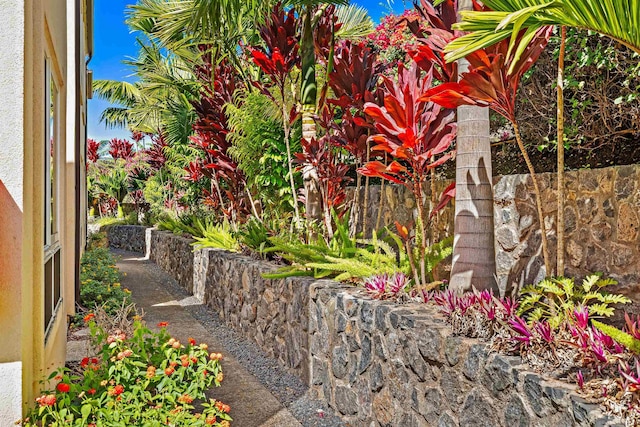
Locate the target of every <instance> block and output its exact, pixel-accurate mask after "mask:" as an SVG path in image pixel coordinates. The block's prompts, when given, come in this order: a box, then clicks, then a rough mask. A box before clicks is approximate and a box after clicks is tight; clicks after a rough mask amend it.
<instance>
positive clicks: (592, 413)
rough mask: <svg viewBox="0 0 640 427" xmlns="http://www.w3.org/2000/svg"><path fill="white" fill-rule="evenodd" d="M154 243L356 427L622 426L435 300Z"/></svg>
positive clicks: (207, 299) (213, 303)
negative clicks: (457, 331) (492, 349)
mask: <svg viewBox="0 0 640 427" xmlns="http://www.w3.org/2000/svg"><path fill="white" fill-rule="evenodd" d="M147 241H148V242H149V247H148V250H147V252H148V253H149V257H150V259H152V260H159V261H160V262H161V263H162V264H161V267H162V268H163V269H165V271H167V272H168V273H169V274H170V275H172V276H173V277H174V278H178V277H180V278H183V279H184V278H185V277H186V276H187V274H188V273H189V271H191V274H192V275H191V284H190V285H187V286H185V287H186V288H187V289H189V290H191V291H192V292H193V293H194V294H195V295H197V296H198V297H199V298H201V299H202V300H203V301H204V303H205V304H207V305H208V306H210V307H212V308H213V309H214V310H215V311H216V312H217V313H219V315H220V316H221V318H223V319H224V320H225V321H226V322H227V324H229V325H230V326H232V327H234V328H235V329H236V330H239V331H241V332H242V333H243V334H244V335H245V336H246V337H248V338H250V339H252V340H253V341H254V342H256V344H258V345H259V346H260V347H261V348H262V349H263V350H264V351H265V353H267V354H268V355H270V356H271V357H273V358H275V359H276V360H278V361H279V362H280V364H281V365H282V366H283V367H285V368H287V369H289V370H290V371H291V372H293V373H295V374H297V375H298V376H300V377H301V378H302V379H303V380H304V381H305V382H307V384H310V386H311V387H312V391H313V393H314V394H315V395H316V396H317V397H318V398H320V399H322V400H325V401H326V402H327V404H329V405H330V406H331V407H332V408H334V409H335V410H336V411H337V412H339V413H340V414H341V416H342V417H343V419H344V420H345V422H347V423H349V425H353V426H390V427H396V426H402V427H413V426H438V427H440V426H443V427H445V426H464V427H468V426H487V427H489V426H490V427H494V426H501V427H502V426H504V427H513V426H516V425H517V426H602V427H604V426H613V425H618V426H620V425H621V424H616V422H615V420H613V419H610V418H608V417H606V416H604V415H603V414H602V412H601V411H600V410H599V409H598V407H597V406H596V405H592V404H589V403H587V402H585V401H584V400H582V399H581V398H580V397H578V396H577V395H575V394H573V393H572V390H573V389H572V386H570V385H567V384H562V383H558V382H554V381H545V380H544V378H542V377H541V376H539V375H537V374H535V373H532V372H529V371H528V370H527V369H526V367H524V366H522V365H521V364H520V363H521V361H520V359H519V358H516V357H507V356H501V355H496V354H489V353H488V351H487V349H486V348H485V346H484V345H483V344H481V343H480V342H478V341H477V340H473V339H467V338H462V337H456V336H453V335H452V334H451V330H450V328H449V326H448V325H447V324H446V322H445V320H444V318H443V317H442V316H441V315H440V314H439V313H438V312H437V309H436V308H434V307H431V306H427V305H424V304H404V305H397V304H394V303H391V302H386V301H378V300H371V299H370V298H369V297H367V296H366V295H365V294H364V293H363V291H362V289H359V288H354V287H352V286H348V285H343V284H340V283H336V282H333V281H329V280H317V281H315V280H312V279H307V278H299V277H296V278H289V279H280V280H267V279H263V278H262V277H261V273H262V272H264V271H270V270H273V269H274V268H275V266H273V265H271V264H268V263H265V262H262V261H258V260H254V259H251V258H249V257H246V256H242V255H239V254H233V253H229V252H226V251H222V250H216V249H202V250H197V251H195V252H193V251H192V248H191V246H189V243H190V240H189V239H185V238H183V237H180V236H175V235H173V234H171V233H168V232H162V231H157V230H151V229H150V230H147ZM169 258H172V259H173V260H174V261H170V260H169ZM189 258H190V259H191V261H190V262H189V261H188V259H189ZM176 260H183V261H182V262H177V261H176ZM184 280H186V279H184ZM183 286H184V285H183Z"/></svg>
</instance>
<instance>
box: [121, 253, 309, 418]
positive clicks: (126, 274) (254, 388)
mask: <svg viewBox="0 0 640 427" xmlns="http://www.w3.org/2000/svg"><path fill="white" fill-rule="evenodd" d="M116 255H118V258H119V259H118V263H117V267H118V268H119V269H120V272H121V274H122V276H123V277H122V278H121V283H122V286H123V287H125V288H128V289H130V290H131V292H132V294H131V295H132V297H133V301H134V302H135V303H136V305H137V306H138V308H139V309H143V310H144V314H145V315H144V319H145V320H146V322H147V325H148V326H149V327H150V328H151V329H158V328H157V326H156V325H157V324H158V323H159V322H168V323H169V325H168V327H167V331H168V332H169V333H170V334H171V336H173V337H175V338H176V339H178V340H180V341H183V342H186V341H187V339H188V338H189V337H192V338H194V339H195V340H196V341H197V342H199V343H200V342H204V343H207V344H208V346H209V350H211V351H214V352H220V353H222V354H223V355H224V359H223V361H222V370H223V372H224V381H223V382H222V385H221V386H220V387H215V388H213V389H212V390H210V391H209V392H208V393H207V394H208V397H212V398H215V399H218V400H221V401H223V402H225V403H227V404H228V405H230V406H231V413H230V414H231V416H232V417H233V423H232V424H233V425H234V426H238V427H258V426H263V427H267V426H283V427H289V426H291V427H297V426H302V424H301V423H300V422H298V421H297V420H296V419H295V418H294V417H293V416H292V415H291V413H290V412H289V411H288V410H287V409H285V408H284V407H283V405H282V404H281V403H280V401H279V400H278V399H277V398H276V397H275V396H274V395H273V394H272V393H271V392H270V391H269V390H268V389H266V388H265V387H264V386H263V385H262V383H261V382H260V381H259V380H258V379H257V378H256V377H255V376H254V375H252V374H251V373H250V372H249V371H248V370H247V369H246V368H245V367H244V366H242V364H240V362H239V361H238V360H236V359H235V358H234V357H233V356H231V355H230V354H229V352H228V351H226V348H225V343H224V342H221V341H220V340H219V339H218V338H216V337H215V336H213V335H212V334H211V333H209V331H208V330H207V329H206V328H205V327H204V326H203V325H202V324H201V323H200V322H199V321H198V320H197V319H195V318H194V317H193V316H192V315H191V314H190V313H189V312H188V311H187V307H189V306H193V305H199V304H200V303H199V302H198V301H197V300H196V299H195V298H194V297H187V298H181V299H179V300H177V299H176V295H173V294H172V293H171V292H170V287H168V286H167V281H170V279H169V278H168V277H166V276H164V275H163V274H162V273H161V272H159V271H158V269H157V267H156V266H155V264H153V263H151V262H149V261H148V260H145V259H144V258H141V257H140V255H139V254H134V253H127V252H119V251H118V252H116ZM154 267H155V268H154ZM163 276H164V277H163Z"/></svg>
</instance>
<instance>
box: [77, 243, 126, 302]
mask: <svg viewBox="0 0 640 427" xmlns="http://www.w3.org/2000/svg"><path fill="white" fill-rule="evenodd" d="M115 264H116V261H115V259H114V258H113V255H111V253H109V250H108V249H107V248H104V247H99V248H95V249H91V250H88V251H86V252H85V253H84V255H83V256H82V260H81V269H80V304H81V305H82V306H84V307H86V308H89V309H93V308H94V307H96V306H102V307H103V308H104V309H105V311H107V313H109V314H113V313H115V312H116V311H117V310H118V309H119V308H120V307H121V306H122V304H123V301H124V303H125V304H127V303H129V302H130V299H131V297H130V292H129V290H127V289H124V288H122V286H121V285H120V274H119V272H118V269H117V268H116V266H115Z"/></svg>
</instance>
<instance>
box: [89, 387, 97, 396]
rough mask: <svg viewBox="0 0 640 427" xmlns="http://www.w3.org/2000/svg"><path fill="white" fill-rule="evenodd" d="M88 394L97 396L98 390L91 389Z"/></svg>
mask: <svg viewBox="0 0 640 427" xmlns="http://www.w3.org/2000/svg"><path fill="white" fill-rule="evenodd" d="M87 394H91V395H94V394H96V389H95V388H90V389H89V390H87Z"/></svg>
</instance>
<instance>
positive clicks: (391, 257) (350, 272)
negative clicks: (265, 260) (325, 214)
mask: <svg viewBox="0 0 640 427" xmlns="http://www.w3.org/2000/svg"><path fill="white" fill-rule="evenodd" d="M345 217H347V215H345ZM334 220H335V222H336V231H335V233H334V236H333V238H332V239H331V240H330V241H329V243H327V242H325V241H324V240H323V239H322V238H319V239H318V240H317V242H316V243H315V244H305V243H302V242H300V241H298V240H294V241H291V240H286V239H282V238H278V237H273V238H270V239H269V242H271V244H272V245H273V246H272V247H271V248H268V249H266V250H265V252H268V253H277V254H278V255H279V256H281V257H282V258H283V259H285V260H287V261H289V263H290V264H291V265H290V266H286V267H282V268H280V269H279V270H278V271H276V272H274V273H267V274H264V275H263V276H264V277H265V278H281V277H288V276H301V275H305V276H313V277H316V278H323V277H332V278H335V279H336V280H345V281H346V280H358V279H364V278H366V277H369V276H372V275H373V274H377V273H389V274H392V273H395V272H397V271H402V272H406V271H408V269H409V264H408V259H407V257H406V254H405V253H404V252H403V250H402V246H399V248H400V251H399V252H398V251H396V250H395V249H394V248H393V247H392V246H391V245H390V244H389V243H387V242H385V241H383V240H380V239H378V237H377V235H376V234H375V233H374V235H373V237H372V238H371V239H357V238H355V237H354V238H352V237H349V231H348V222H347V221H348V220H347V219H344V220H340V219H339V218H337V217H336V216H335V215H334Z"/></svg>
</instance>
